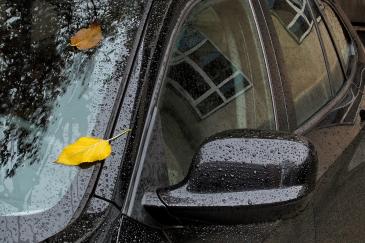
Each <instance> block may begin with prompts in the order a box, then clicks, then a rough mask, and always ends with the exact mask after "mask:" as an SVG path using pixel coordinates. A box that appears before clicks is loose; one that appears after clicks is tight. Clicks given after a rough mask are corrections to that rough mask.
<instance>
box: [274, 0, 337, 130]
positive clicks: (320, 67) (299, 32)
mask: <svg viewBox="0 0 365 243" xmlns="http://www.w3.org/2000/svg"><path fill="white" fill-rule="evenodd" d="M267 2H268V6H269V8H270V11H271V16H272V20H273V24H274V28H275V31H276V34H277V37H278V40H279V43H280V47H281V51H282V54H283V61H284V64H285V69H286V74H287V80H288V83H289V85H290V89H291V93H292V98H293V103H294V109H295V115H296V121H297V126H300V125H301V124H303V123H304V122H305V121H307V120H308V119H309V118H310V117H312V116H313V115H314V114H315V113H316V112H317V111H318V110H320V109H321V108H322V107H323V106H324V105H325V104H327V103H328V101H329V100H330V99H331V96H332V94H331V86H330V82H329V77H328V73H327V68H326V65H325V59H324V56H323V52H322V49H321V45H320V41H319V38H318V35H317V32H316V30H315V27H314V20H313V17H312V15H311V11H310V8H309V4H308V1H307V0H275V1H272V0H268V1H267Z"/></svg>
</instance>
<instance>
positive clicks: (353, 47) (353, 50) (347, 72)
mask: <svg viewBox="0 0 365 243" xmlns="http://www.w3.org/2000/svg"><path fill="white" fill-rule="evenodd" d="M320 1H322V2H325V3H326V4H327V5H328V6H329V7H330V8H331V10H332V11H333V12H334V13H335V15H336V17H337V19H338V20H339V22H340V24H341V27H342V29H343V31H346V33H347V35H348V37H349V38H350V42H351V43H350V51H351V53H350V56H349V64H348V69H347V70H345V63H344V60H343V58H342V57H341V54H340V53H341V50H340V48H339V47H338V44H337V42H336V41H335V38H334V36H333V33H332V30H331V28H330V27H329V24H328V22H329V20H328V19H327V17H325V15H324V13H323V10H322V8H321V5H322V3H321V2H319V1H318V0H313V2H314V4H315V5H316V6H317V8H318V10H319V12H320V14H321V17H322V19H323V21H324V24H325V26H326V29H327V31H328V33H329V35H330V38H331V41H332V43H333V46H334V47H335V50H336V55H337V58H338V59H339V60H340V63H341V69H342V72H343V73H344V75H345V78H346V80H345V82H346V81H347V80H348V78H349V76H350V75H351V68H350V67H351V62H352V61H353V58H354V56H355V55H356V53H357V47H356V45H355V40H354V38H353V36H352V35H351V31H349V29H348V27H347V25H346V24H345V21H344V20H343V17H342V16H341V14H339V13H338V10H337V8H336V6H334V5H333V3H332V2H330V1H327V0H320Z"/></svg>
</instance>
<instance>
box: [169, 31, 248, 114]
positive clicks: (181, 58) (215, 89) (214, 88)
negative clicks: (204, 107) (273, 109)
mask: <svg viewBox="0 0 365 243" xmlns="http://www.w3.org/2000/svg"><path fill="white" fill-rule="evenodd" d="M200 34H201V33H200ZM207 41H209V39H208V38H207V37H205V36H204V39H203V40H202V41H201V42H199V43H198V44H196V45H195V46H194V47H192V48H191V49H189V50H187V51H185V52H182V51H179V50H177V49H175V50H174V57H173V60H172V62H171V64H170V65H171V66H172V65H177V64H179V63H182V62H185V63H187V64H189V65H190V66H191V67H192V68H193V69H194V70H195V71H196V72H197V73H198V74H199V75H200V76H201V77H202V78H203V81H204V82H205V83H206V84H207V85H209V87H210V88H209V89H208V90H207V91H206V92H205V93H204V94H203V95H201V96H199V97H198V98H197V99H194V98H193V97H192V96H191V95H190V94H189V92H187V90H185V89H184V88H183V87H181V85H180V84H179V83H178V82H176V81H175V80H173V79H171V78H169V77H168V81H169V83H170V84H171V85H172V86H173V87H174V88H175V89H176V90H177V91H178V92H179V93H180V94H181V95H183V97H185V98H186V99H187V100H188V101H189V103H190V105H191V106H192V108H193V109H194V110H195V112H196V113H197V114H198V116H199V118H200V119H205V118H207V117H208V116H210V115H212V114H213V113H214V112H216V111H217V110H219V109H220V108H222V107H223V106H225V105H227V104H228V103H230V102H231V101H233V100H234V99H236V98H237V97H238V96H240V95H242V94H243V93H245V92H246V91H247V90H249V89H250V88H252V82H251V81H250V80H249V79H248V77H247V76H246V75H245V74H244V73H243V72H242V71H240V70H239V69H238V68H237V67H235V66H234V67H235V68H236V70H237V71H235V72H234V73H233V74H232V75H230V76H229V77H227V78H226V79H224V80H223V81H221V82H220V83H219V84H218V85H216V84H215V83H214V82H213V80H212V79H211V78H210V77H209V76H208V74H207V73H206V72H205V71H204V70H203V69H202V68H201V67H200V66H199V65H198V64H197V63H196V62H195V61H194V60H192V59H191V58H190V57H189V55H190V54H192V53H194V52H195V51H196V50H198V49H199V48H200V47H202V46H203V45H204V44H205V43H206V42H207ZM209 42H210V44H212V45H213V46H214V47H215V48H216V49H217V50H218V51H219V48H217V47H216V46H215V45H214V43H213V42H212V41H209ZM219 53H220V54H221V55H222V56H223V57H225V58H226V59H227V60H229V59H228V58H227V57H226V56H225V55H224V54H223V53H222V52H219ZM232 65H233V64H232ZM239 75H242V76H243V78H244V79H245V80H246V81H247V82H248V83H249V84H248V85H247V86H245V87H244V88H243V89H242V90H240V91H239V92H237V93H235V94H234V95H233V96H232V97H230V98H228V99H227V98H226V97H225V96H224V94H223V93H222V92H221V90H220V88H221V87H223V86H224V85H225V84H227V83H228V82H229V81H231V80H233V79H234V78H236V77H238V76H239ZM192 81H193V80H192ZM214 93H216V94H218V96H219V97H220V98H221V99H222V101H223V103H222V104H220V105H218V106H217V107H215V108H214V109H212V110H211V111H209V112H208V113H206V114H202V112H201V111H200V110H199V109H198V105H199V104H200V103H201V102H203V101H204V100H205V99H207V98H208V97H209V96H210V95H212V94H214Z"/></svg>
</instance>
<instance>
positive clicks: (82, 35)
mask: <svg viewBox="0 0 365 243" xmlns="http://www.w3.org/2000/svg"><path fill="white" fill-rule="evenodd" d="M102 38H103V35H102V33H101V27H100V25H99V24H98V23H93V24H91V25H90V26H89V27H88V28H83V29H81V30H79V31H78V32H76V34H75V35H74V36H72V37H71V40H70V42H71V44H70V45H71V46H75V47H76V48H77V49H79V50H87V49H90V48H94V47H96V46H97V45H98V44H99V42H100V41H101V39H102Z"/></svg>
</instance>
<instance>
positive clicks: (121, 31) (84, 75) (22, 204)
mask: <svg viewBox="0 0 365 243" xmlns="http://www.w3.org/2000/svg"><path fill="white" fill-rule="evenodd" d="M126 24H129V25H130V24H133V23H125V22H118V21H114V22H113V23H112V24H111V27H109V28H111V29H112V30H113V31H114V32H113V35H110V36H108V35H107V34H105V33H104V34H105V39H104V40H103V43H102V45H101V46H99V47H97V49H96V50H95V53H94V54H93V55H90V54H85V53H82V52H77V53H76V54H71V56H70V57H68V58H67V60H65V63H66V67H65V68H64V70H63V73H62V75H63V76H64V77H66V78H65V79H66V81H64V82H65V83H67V84H68V85H67V87H63V88H65V89H66V90H65V93H63V94H62V96H61V97H58V98H57V99H56V102H55V104H53V105H52V107H53V108H52V109H53V110H52V112H51V114H50V117H49V123H48V127H47V128H46V131H44V132H42V131H41V130H40V129H37V128H36V127H34V126H31V125H30V126H29V124H26V121H22V120H21V119H16V121H15V122H16V124H17V125H20V126H23V125H24V126H27V127H28V128H31V129H32V134H31V135H29V137H31V136H34V137H37V138H38V139H39V140H38V141H39V146H38V148H37V150H38V152H39V154H41V155H42V156H41V158H34V157H31V158H28V159H27V160H26V161H22V165H26V166H21V167H19V168H18V169H17V170H16V174H15V176H14V177H10V178H7V179H4V178H5V172H6V169H7V168H11V167H12V165H14V163H15V161H16V156H17V152H19V151H14V149H15V148H16V146H12V144H11V143H10V142H9V143H8V144H7V146H8V147H7V150H8V151H9V152H11V154H12V155H14V156H13V157H12V161H8V163H7V165H6V166H4V167H1V168H0V180H1V181H0V216H1V215H19V214H28V213H35V212H39V211H44V210H47V209H49V208H51V207H52V206H54V205H55V204H56V203H58V201H59V199H60V198H61V197H62V196H63V195H64V194H65V193H66V191H67V190H68V188H69V186H70V184H71V182H72V180H73V178H74V177H75V175H76V174H77V172H78V170H79V167H68V166H62V165H59V164H56V163H52V162H53V161H55V160H56V159H57V157H58V154H59V153H60V152H61V150H62V148H63V147H65V146H66V145H67V144H70V143H72V142H74V141H75V140H76V139H77V138H79V137H80V136H87V135H90V134H91V133H92V131H93V129H94V125H95V123H96V119H97V116H98V115H99V114H100V113H101V112H103V106H102V105H101V104H102V102H103V98H104V96H105V94H106V92H107V91H108V89H107V86H108V85H109V84H110V83H111V82H112V81H111V79H112V75H113V73H114V71H115V67H116V64H117V61H118V60H120V58H121V57H122V56H125V55H127V54H128V53H127V49H126V47H125V41H126V29H125V26H126ZM64 31H65V29H62V30H60V32H64ZM62 35H64V33H62ZM63 45H67V43H64V44H63ZM59 50H60V51H64V50H67V49H65V48H59ZM68 55H70V53H68ZM0 62H3V60H0ZM2 67H4V66H3V65H2ZM109 92H110V91H109ZM52 98H53V97H50V100H51V99H52ZM109 115H110V114H109V113H106V114H105V116H109ZM6 119H9V118H7V117H1V116H0V139H1V137H2V136H3V130H4V129H6V127H5V126H4V120H6ZM13 142H14V143H16V140H14V141H13ZM13 145H14V144H13ZM33 161H37V162H36V163H34V164H33V165H31V166H30V165H29V164H30V163H31V162H33Z"/></svg>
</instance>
